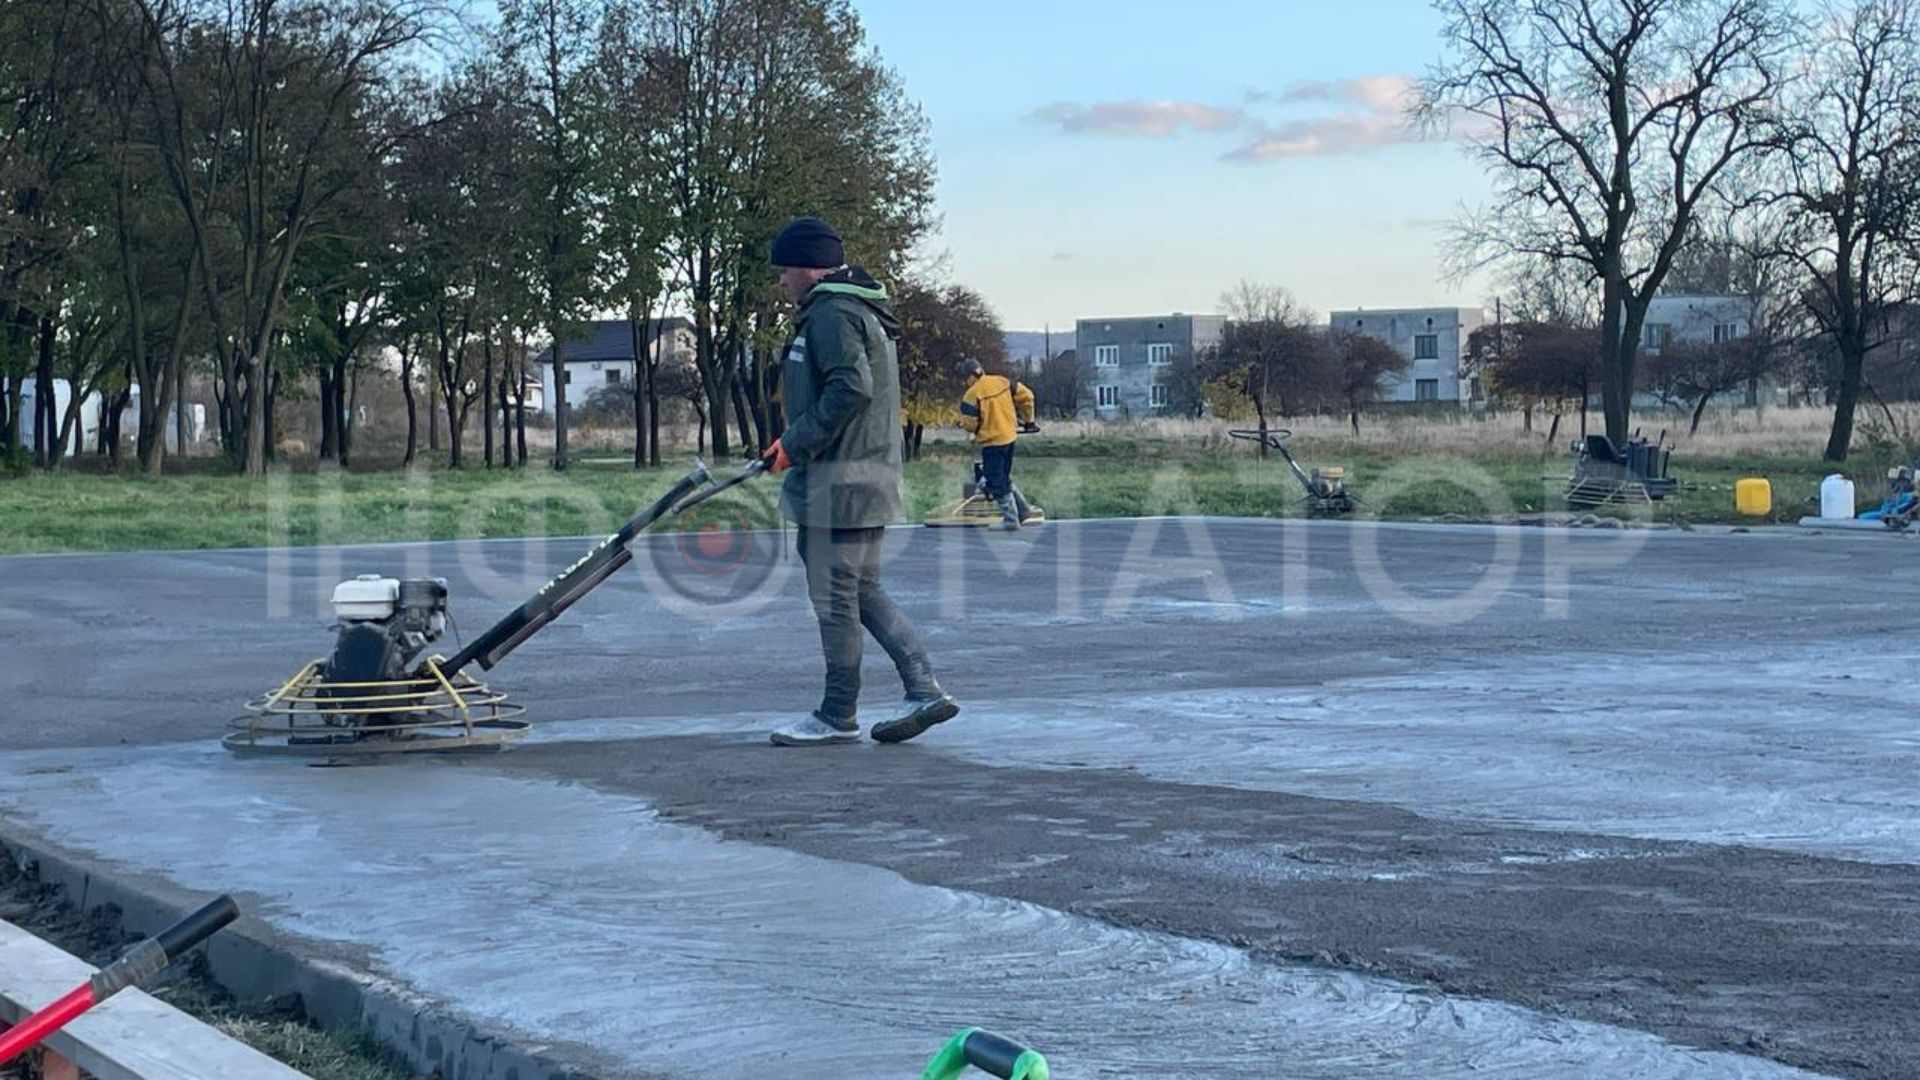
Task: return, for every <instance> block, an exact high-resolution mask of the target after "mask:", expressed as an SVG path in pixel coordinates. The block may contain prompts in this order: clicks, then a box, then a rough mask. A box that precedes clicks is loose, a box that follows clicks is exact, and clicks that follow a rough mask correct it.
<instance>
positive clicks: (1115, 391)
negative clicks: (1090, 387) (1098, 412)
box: [1094, 386, 1120, 409]
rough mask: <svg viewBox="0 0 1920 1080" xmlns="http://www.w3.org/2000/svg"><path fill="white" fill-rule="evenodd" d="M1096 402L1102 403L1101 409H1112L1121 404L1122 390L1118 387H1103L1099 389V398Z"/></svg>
mask: <svg viewBox="0 0 1920 1080" xmlns="http://www.w3.org/2000/svg"><path fill="white" fill-rule="evenodd" d="M1094 400H1096V401H1098V402H1099V403H1100V407H1101V408H1103V409H1111V408H1113V407H1115V406H1116V405H1119V404H1120V388H1119V387H1117V386H1102V387H1100V388H1099V389H1098V391H1097V396H1096V397H1095V399H1094Z"/></svg>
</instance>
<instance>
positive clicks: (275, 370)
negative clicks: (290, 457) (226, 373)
mask: <svg viewBox="0 0 1920 1080" xmlns="http://www.w3.org/2000/svg"><path fill="white" fill-rule="evenodd" d="M265 368H266V373H265V378H263V379H262V380H261V382H262V384H263V385H264V386H265V390H264V391H263V393H264V395H265V396H264V398H263V399H262V400H261V402H260V410H261V411H260V439H261V442H260V461H261V471H262V472H263V473H264V472H265V471H266V468H265V467H266V465H267V464H269V463H271V462H273V461H275V460H277V459H278V458H279V456H280V427H279V424H278V422H277V421H276V419H275V417H274V407H275V406H276V405H278V404H279V402H280V368H279V366H278V365H276V364H275V363H274V362H273V354H272V353H268V354H267V359H266V362H265Z"/></svg>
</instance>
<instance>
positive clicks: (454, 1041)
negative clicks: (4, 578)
mask: <svg viewBox="0 0 1920 1080" xmlns="http://www.w3.org/2000/svg"><path fill="white" fill-rule="evenodd" d="M9 824H10V823H6V822H0V852H4V854H5V857H7V858H10V859H12V860H13V861H14V862H15V863H16V864H17V865H19V866H20V867H22V868H23V869H28V868H31V869H32V870H34V871H35V872H36V875H37V877H38V879H39V880H40V881H41V882H42V883H45V884H49V885H57V886H59V887H61V888H62V889H63V890H64V892H65V899H66V900H67V902H68V903H71V904H73V905H74V906H75V907H76V908H77V909H79V910H80V911H82V912H91V911H93V910H95V909H97V908H100V907H103V906H106V905H112V906H113V907H115V908H117V909H118V910H119V913H120V914H119V919H118V924H119V926H120V927H121V928H122V929H123V930H125V931H126V932H128V933H131V934H138V935H142V936H145V935H150V934H154V933H157V932H159V931H160V930H161V929H163V928H165V927H166V926H167V925H168V924H170V923H172V922H173V921H174V920H176V919H178V918H180V917H181V916H182V915H184V914H185V913H186V912H188V911H191V910H193V909H194V908H195V907H197V906H199V904H201V903H203V902H205V900H206V899H207V898H206V897H204V896H196V895H193V894H190V893H189V892H187V891H186V890H183V889H180V888H178V887H176V886H174V885H172V884H170V883H168V882H165V881H161V880H159V879H156V878H152V877H148V876H146V875H133V874H122V873H118V872H115V871H112V870H104V869H101V868H100V867H98V866H95V865H89V864H88V862H87V861H86V860H85V857H84V856H78V855H75V854H72V853H70V852H66V851H63V850H60V849H59V848H58V847H57V846H56V845H53V844H49V843H47V842H45V841H43V840H41V839H40V838H38V837H34V836H28V835H22V833H21V831H20V830H19V829H18V828H12V827H8V826H9ZM237 899H239V900H240V904H241V910H242V916H241V918H240V920H239V921H238V922H235V923H234V924H233V925H231V926H229V927H227V928H226V929H224V930H222V931H221V932H220V933H218V934H216V935H214V936H213V937H212V938H211V939H209V940H208V941H207V943H206V945H205V946H203V949H204V951H205V953H206V958H207V971H208V974H209V975H210V976H211V978H212V979H213V981H214V982H215V983H216V984H218V985H219V986H220V987H221V988H222V989H224V990H226V991H227V992H228V993H230V994H232V995H233V996H234V997H235V998H236V999H238V1000H240V1001H263V1000H269V999H273V998H285V997H287V996H288V995H298V996H299V999H300V1001H301V1003H302V1005H303V1007H304V1008H305V1010H306V1014H307V1015H308V1017H309V1018H311V1019H312V1020H313V1021H314V1022H315V1023H318V1024H320V1025H321V1026H323V1027H325V1028H327V1029H329V1030H341V1031H350V1032H351V1031H365V1032H366V1033H367V1034H369V1035H370V1036H371V1037H372V1038H373V1039H374V1040H375V1041H376V1042H377V1043H378V1044H379V1045H380V1046H382V1047H383V1048H386V1049H387V1050H390V1051H392V1052H393V1053H395V1054H396V1055H398V1056H399V1057H400V1059H401V1060H402V1061H404V1062H405V1063H406V1064H407V1065H408V1066H409V1067H410V1068H413V1069H417V1070H421V1071H433V1070H438V1072H439V1075H441V1076H444V1077H449V1078H453V1077H458V1078H459V1080H592V1078H593V1077H594V1076H595V1075H596V1074H594V1073H590V1072H581V1071H579V1070H578V1069H577V1068H575V1067H572V1066H568V1065H563V1064H561V1063H559V1062H558V1061H556V1060H554V1059H553V1058H552V1057H550V1056H548V1055H547V1054H546V1053H544V1052H543V1051H549V1050H552V1049H554V1047H553V1046H551V1045H550V1044H542V1045H539V1046H523V1045H520V1044H518V1043H517V1042H515V1041H512V1040H510V1039H506V1038H502V1037H500V1036H496V1035H490V1034H488V1033H486V1032H485V1031H483V1030H481V1029H480V1028H479V1027H478V1025H476V1024H475V1023H474V1022H472V1021H471V1020H470V1019H468V1018H466V1017H462V1016H460V1015H457V1014H455V1013H453V1012H451V1011H449V1010H447V1009H444V1008H441V1007H439V1006H436V1005H434V1004H433V1003H432V1002H430V1001H428V1000H426V999H424V998H422V997H420V996H419V995H417V994H414V993H412V992H411V991H409V990H407V989H406V988H405V987H402V986H399V985H397V984H395V983H392V982H390V981H388V980H384V979H381V978H378V977H377V976H372V975H369V974H367V973H365V972H362V971H356V970H354V969H353V968H352V967H350V966H349V965H348V964H346V963H343V962H340V961H337V960H329V959H326V958H323V957H316V956H308V955H303V954H302V951H301V950H300V949H299V948H298V947H297V946H296V944H295V942H294V941H293V940H291V939H289V938H287V937H284V936H283V935H281V934H279V933H278V932H276V931H275V930H273V929H272V928H271V927H269V926H267V925H265V924H264V923H263V922H262V921H261V920H260V919H258V918H254V917H250V916H248V915H247V914H246V913H245V912H246V907H247V901H246V898H245V897H238V898H237ZM130 992H131V991H130ZM568 1049H570V1050H571V1049H573V1048H568ZM579 1049H580V1051H581V1052H580V1053H579V1054H577V1055H576V1054H571V1053H570V1054H569V1056H570V1057H574V1058H576V1060H592V1059H594V1058H597V1057H598V1055H596V1054H594V1053H593V1052H592V1051H590V1050H587V1049H586V1048H579Z"/></svg>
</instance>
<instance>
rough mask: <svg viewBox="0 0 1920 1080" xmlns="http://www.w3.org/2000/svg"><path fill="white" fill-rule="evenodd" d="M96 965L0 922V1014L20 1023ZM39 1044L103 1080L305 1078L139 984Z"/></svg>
mask: <svg viewBox="0 0 1920 1080" xmlns="http://www.w3.org/2000/svg"><path fill="white" fill-rule="evenodd" d="M96 970H97V969H95V968H94V966H93V965H92V964H89V963H87V962H86V961H85V960H82V959H80V958H79V957H77V956H74V955H72V954H70V953H68V952H66V951H65V950H63V949H60V948H59V947H58V946H55V945H53V944H51V943H49V942H46V941H43V940H41V939H40V938H38V937H35V936H34V935H33V934H30V933H28V932H27V931H25V930H23V929H21V928H19V927H17V926H14V925H13V924H12V923H7V922H0V1019H4V1020H5V1021H6V1022H8V1023H18V1022H20V1021H21V1020H23V1019H25V1018H26V1016H27V1015H28V1014H29V1013H31V1012H33V1011H34V1010H36V1009H42V1008H45V1007H46V1006H48V1005H50V1004H52V1003H53V1002H54V1001H55V1000H56V999H57V998H59V997H60V996H61V995H62V994H65V993H66V992H67V991H69V990H72V989H73V988H74V987H76V986H79V985H80V984H82V983H84V982H86V981H87V980H88V978H90V977H91V976H92V975H93V974H94V972H95V971H96ZM40 1045H41V1047H42V1048H43V1049H45V1050H47V1051H49V1052H51V1053H55V1054H58V1055H60V1056H61V1057H62V1058H65V1059H66V1060H67V1061H69V1062H72V1063H73V1064H75V1065H78V1066H79V1067H80V1068H82V1069H84V1070H86V1072H87V1074H88V1075H90V1076H94V1077H97V1078H98V1080H201V1078H202V1077H207V1076H220V1077H231V1078H233V1080H308V1078H307V1075H306V1074H305V1073H303V1072H300V1071H298V1070H296V1069H293V1068H290V1067H288V1066H286V1065H283V1064H281V1063H280V1062H278V1061H275V1060H274V1059H272V1058H270V1057H268V1056H267V1055H265V1054H263V1053H261V1052H260V1051H258V1050H255V1049H254V1048H253V1047H251V1046H248V1045H247V1044H245V1043H243V1042H240V1041H239V1040H238V1039H235V1038H232V1037H231V1036H229V1035H226V1034H224V1033H222V1032H220V1031H218V1030H216V1029H215V1028H214V1027H212V1026H211V1025H209V1024H206V1023H202V1022H201V1021H200V1020H197V1019H195V1018H194V1017H192V1016H189V1015H187V1014H186V1013H184V1012H181V1011H180V1010H179V1009H176V1008H174V1007H173V1006H172V1005H169V1004H167V1003H166V1002H163V1001H160V1000H158V999H157V998H154V997H151V996H149V995H147V994H145V993H143V992H142V991H141V990H140V989H139V988H137V987H131V988H128V989H127V990H124V991H122V992H121V993H119V994H116V995H114V996H113V997H112V998H110V999H108V1000H107V1001H104V1002H102V1003H100V1004H99V1005H98V1006H96V1007H95V1008H92V1009H89V1010H88V1011H87V1012H86V1013H84V1014H83V1015H81V1016H79V1017H77V1018H75V1019H74V1020H72V1021H71V1022H69V1023H68V1024H67V1025H66V1026H65V1027H62V1028H60V1029H59V1030H58V1031H55V1032H54V1033H53V1034H51V1035H49V1036H48V1037H47V1038H46V1039H45V1040H44V1041H43V1042H42V1043H41V1044H40ZM29 1053H31V1052H29ZM43 1070H45V1066H44V1065H43ZM45 1072H46V1075H53V1073H52V1071H51V1070H45Z"/></svg>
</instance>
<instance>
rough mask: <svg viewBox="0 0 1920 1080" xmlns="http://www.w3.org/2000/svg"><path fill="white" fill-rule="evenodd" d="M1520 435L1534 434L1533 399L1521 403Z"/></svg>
mask: <svg viewBox="0 0 1920 1080" xmlns="http://www.w3.org/2000/svg"><path fill="white" fill-rule="evenodd" d="M1520 433H1521V434H1522V435H1531V434H1533V399H1532V398H1527V399H1526V400H1525V401H1522V402H1521V403H1520Z"/></svg>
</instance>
